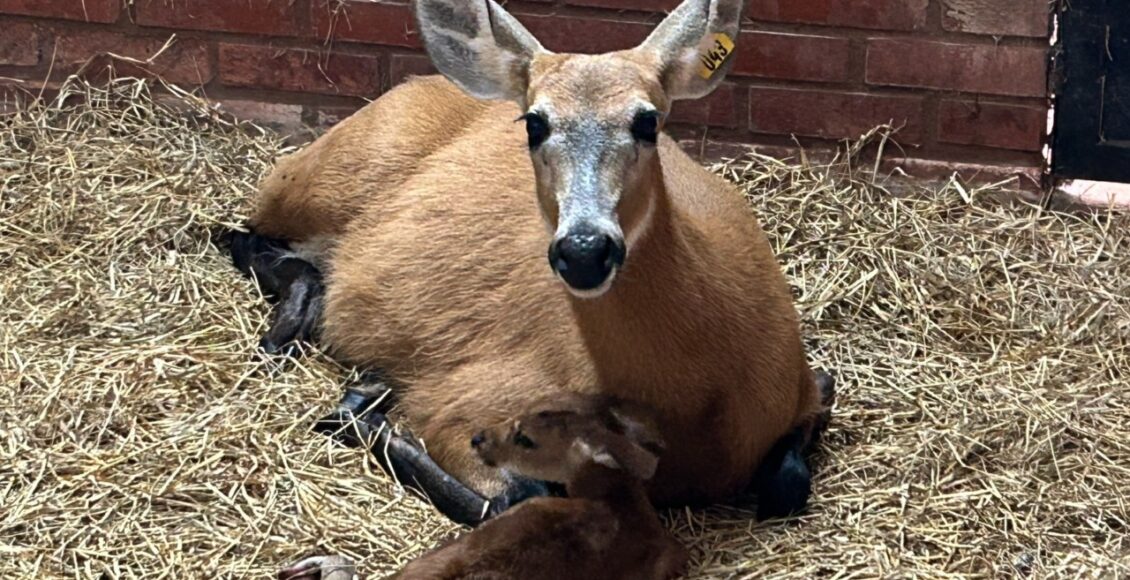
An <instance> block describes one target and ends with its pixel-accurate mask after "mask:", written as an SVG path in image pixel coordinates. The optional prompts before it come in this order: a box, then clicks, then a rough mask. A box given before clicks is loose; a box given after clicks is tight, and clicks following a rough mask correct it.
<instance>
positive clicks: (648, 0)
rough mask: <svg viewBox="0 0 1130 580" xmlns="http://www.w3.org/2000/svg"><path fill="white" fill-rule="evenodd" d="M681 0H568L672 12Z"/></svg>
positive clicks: (592, 4)
mask: <svg viewBox="0 0 1130 580" xmlns="http://www.w3.org/2000/svg"><path fill="white" fill-rule="evenodd" d="M679 2H680V0H566V2H565V3H566V4H571V5H573V6H591V7H593V8H608V9H610V10H640V11H643V12H670V11H671V10H674V9H675V7H676V6H678V5H679Z"/></svg>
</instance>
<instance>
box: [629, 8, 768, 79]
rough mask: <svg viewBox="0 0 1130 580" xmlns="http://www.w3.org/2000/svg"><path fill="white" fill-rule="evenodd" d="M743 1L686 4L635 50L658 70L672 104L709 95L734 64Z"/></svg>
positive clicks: (675, 11)
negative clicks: (640, 52) (651, 59)
mask: <svg viewBox="0 0 1130 580" xmlns="http://www.w3.org/2000/svg"><path fill="white" fill-rule="evenodd" d="M745 2H746V0H684V2H683V3H682V4H680V5H679V6H678V8H675V10H674V11H672V12H671V14H670V15H668V16H667V18H665V19H664V20H663V22H662V23H660V25H659V27H658V28H656V29H655V31H654V32H652V33H651V36H649V37H648V38H647V40H645V41H644V42H643V44H641V45H640V46H639V47H638V48H637V49H636V50H637V51H643V52H645V53H648V55H649V56H651V57H652V58H653V59H655V60H657V61H658V63H659V66H660V71H659V73H660V78H661V79H662V80H663V88H664V89H665V90H666V92H667V97H668V98H670V99H671V100H679V99H697V98H699V97H704V96H706V95H708V94H710V93H711V92H712V91H713V90H714V89H715V88H717V87H718V85H719V84H721V83H722V79H724V78H725V77H726V73H727V72H729V70H730V67H731V66H733V62H734V51H735V49H736V46H735V43H736V42H737V40H738V32H739V31H740V30H741V21H742V9H743V8H744V7H745Z"/></svg>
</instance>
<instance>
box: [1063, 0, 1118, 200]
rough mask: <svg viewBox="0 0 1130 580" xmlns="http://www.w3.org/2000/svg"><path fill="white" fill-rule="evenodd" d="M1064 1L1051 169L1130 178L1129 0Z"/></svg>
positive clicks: (1073, 176) (1093, 177)
mask: <svg viewBox="0 0 1130 580" xmlns="http://www.w3.org/2000/svg"><path fill="white" fill-rule="evenodd" d="M1062 5H1063V8H1062V9H1061V11H1060V15H1059V51H1058V56H1057V63H1056V64H1057V66H1056V69H1057V76H1058V78H1059V82H1058V87H1057V90H1056V100H1055V140H1054V143H1053V148H1052V167H1053V173H1054V174H1055V176H1056V177H1059V178H1065V179H1090V180H1099V181H1121V182H1130V5H1128V3H1127V0H1067V1H1065V2H1063V3H1062Z"/></svg>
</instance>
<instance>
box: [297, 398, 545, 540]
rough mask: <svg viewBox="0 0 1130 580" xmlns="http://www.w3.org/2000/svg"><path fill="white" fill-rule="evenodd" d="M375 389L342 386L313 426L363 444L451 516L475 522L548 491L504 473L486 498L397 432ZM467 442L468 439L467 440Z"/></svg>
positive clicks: (404, 482) (395, 474)
mask: <svg viewBox="0 0 1130 580" xmlns="http://www.w3.org/2000/svg"><path fill="white" fill-rule="evenodd" d="M380 396H381V395H379V394H378V393H377V392H375V390H374V389H372V388H371V387H370V388H368V389H367V390H358V389H347V390H346V393H345V395H344V396H343V397H342V400H341V402H340V403H339V405H338V408H337V409H336V410H335V411H334V412H333V413H331V414H330V415H328V416H326V417H324V418H323V419H321V420H319V421H318V422H317V424H316V425H315V430H317V431H319V432H321V433H323V434H326V435H329V436H332V437H333V438H334V439H335V440H337V441H338V442H340V443H342V444H344V445H347V446H349V447H365V448H366V449H368V450H369V451H370V452H371V453H372V455H373V458H374V459H376V461H377V463H378V464H379V465H380V466H381V468H382V469H384V470H385V472H387V473H389V474H390V475H391V476H393V477H394V478H395V479H396V480H397V481H399V482H400V484H401V485H403V486H404V487H407V488H409V489H413V490H415V491H417V492H420V493H422V494H424V496H425V497H427V498H428V500H429V501H431V502H432V504H433V505H435V507H436V509H438V510H439V511H440V513H442V514H444V515H445V516H447V517H448V518H449V519H451V520H452V521H454V522H456V523H459V524H463V525H467V526H472V527H475V526H478V525H479V524H481V523H483V522H484V521H486V520H488V519H490V518H492V517H494V516H496V515H498V514H500V513H502V512H503V511H505V510H506V509H508V508H510V507H511V506H513V505H515V504H517V503H519V502H521V501H523V500H525V499H529V498H531V497H537V496H544V495H548V494H549V493H550V488H549V486H547V485H546V484H544V483H542V482H538V481H533V480H530V479H526V478H522V477H513V476H510V477H506V479H505V486H504V489H503V491H502V492H501V493H499V494H498V495H496V496H494V497H491V498H489V499H488V498H485V497H483V496H482V495H480V494H479V493H477V492H476V491H474V490H473V489H471V488H470V487H468V486H467V485H465V484H463V483H462V482H460V481H459V480H458V479H456V478H455V477H453V476H452V475H450V474H449V473H447V472H446V471H444V469H443V468H442V467H440V466H439V465H438V464H437V463H436V462H435V461H434V460H433V459H432V458H431V457H430V456H429V455H428V453H427V452H426V451H425V450H424V447H423V446H422V445H420V443H419V442H417V441H416V440H415V439H414V438H412V437H410V436H406V435H403V434H399V433H396V432H395V431H394V429H393V426H392V424H391V422H390V421H389V420H388V417H386V416H385V414H384V413H382V412H380V405H379V399H378V397H380ZM466 444H467V447H468V448H470V440H468V441H467V442H466Z"/></svg>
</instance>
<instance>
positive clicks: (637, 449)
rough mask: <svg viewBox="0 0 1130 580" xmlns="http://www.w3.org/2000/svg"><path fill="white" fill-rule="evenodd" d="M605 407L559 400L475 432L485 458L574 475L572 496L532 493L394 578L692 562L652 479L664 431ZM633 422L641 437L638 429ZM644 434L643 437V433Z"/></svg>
mask: <svg viewBox="0 0 1130 580" xmlns="http://www.w3.org/2000/svg"><path fill="white" fill-rule="evenodd" d="M605 410H609V411H611V412H610V413H607V414H605V416H604V417H601V416H599V415H597V414H592V413H578V412H576V411H572V410H566V411H561V410H551V411H543V412H540V413H537V414H533V415H529V416H527V417H523V418H521V419H519V420H517V421H513V422H506V423H503V424H502V425H498V426H496V427H494V428H492V429H488V430H486V431H483V432H482V433H479V434H477V435H475V436H474V437H473V438H472V439H471V446H472V447H473V448H474V449H475V451H476V453H477V454H478V455H479V458H480V459H481V460H482V462H483V463H484V464H485V465H487V466H491V467H497V468H500V469H505V470H508V471H511V472H514V473H518V474H521V475H523V476H526V477H529V478H533V479H536V480H542V481H551V482H556V483H562V484H564V485H565V489H566V492H567V493H568V496H569V497H568V499H565V498H558V497H540V498H534V499H531V500H528V501H526V502H524V503H522V504H521V505H519V506H517V507H515V508H514V509H512V510H510V511H508V512H506V513H505V514H502V515H501V516H500V517H498V518H496V519H494V520H491V521H489V522H487V523H485V524H483V525H482V526H481V527H480V528H479V529H477V530H475V531H474V532H471V533H470V534H467V535H464V536H463V537H461V538H459V539H458V540H457V541H455V542H453V543H451V544H449V545H447V546H444V547H442V548H440V549H438V550H436V551H434V552H432V553H430V554H427V555H425V556H424V557H422V558H420V559H418V560H416V561H414V562H412V563H410V564H409V565H408V566H407V567H405V568H404V570H402V571H401V572H400V573H399V574H396V575H394V576H393V577H392V578H396V579H398V580H424V579H427V580H442V579H452V580H454V579H456V578H543V579H545V580H554V579H556V578H561V579H562V580H566V579H569V580H571V579H574V578H587V579H589V580H601V579H604V578H608V579H609V580H629V579H632V578H638V579H639V580H652V579H665V578H672V577H674V576H677V575H679V574H680V573H681V572H682V571H683V569H684V568H685V566H686V562H687V553H686V550H685V549H684V548H683V547H682V546H681V545H680V544H679V543H678V542H677V541H675V539H674V538H672V537H671V535H670V534H669V533H668V532H667V530H666V529H665V528H664V527H663V524H662V523H661V522H660V521H659V517H658V516H657V515H656V513H655V509H654V508H653V507H652V506H651V502H650V500H649V499H648V497H647V493H646V491H645V490H644V487H643V483H642V482H643V481H646V480H648V479H650V478H651V476H652V475H653V474H654V473H655V469H656V466H657V465H658V453H661V452H662V439H661V438H660V436H659V435H658V434H657V433H655V432H653V431H652V430H651V429H650V428H649V427H646V426H645V424H644V423H639V422H637V421H638V419H637V418H636V417H635V416H632V415H627V414H625V413H623V412H622V410H620V411H617V410H615V409H614V408H612V409H605ZM629 432H634V434H635V435H636V437H633V436H632V435H629V434H628V433H629ZM640 434H644V435H645V438H644V439H643V440H638V439H637V437H638V436H639V435H640Z"/></svg>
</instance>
